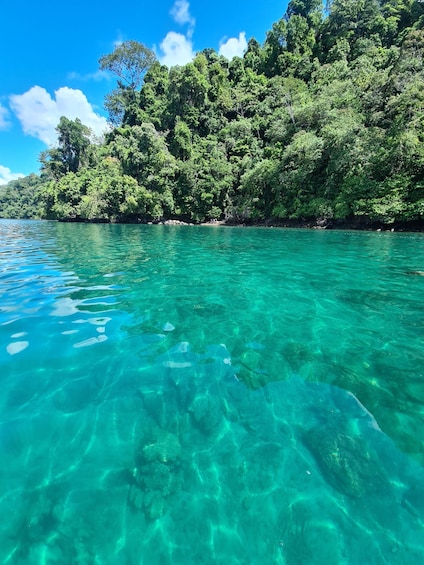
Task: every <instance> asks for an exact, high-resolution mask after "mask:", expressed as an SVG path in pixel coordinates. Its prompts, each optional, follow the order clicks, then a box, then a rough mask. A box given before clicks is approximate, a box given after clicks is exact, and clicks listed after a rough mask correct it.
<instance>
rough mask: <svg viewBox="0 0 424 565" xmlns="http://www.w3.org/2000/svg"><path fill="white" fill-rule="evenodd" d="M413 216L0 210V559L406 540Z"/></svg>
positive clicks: (260, 556) (344, 556)
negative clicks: (46, 217) (82, 218)
mask: <svg viewBox="0 0 424 565" xmlns="http://www.w3.org/2000/svg"><path fill="white" fill-rule="evenodd" d="M416 271H424V235H422V234H396V233H356V232H321V231H297V230H276V229H275V230H272V229H268V230H266V229H241V228H201V227H200V228H199V227H174V226H109V225H69V224H58V223H48V222H44V223H42V222H15V221H1V222H0V379H1V393H0V407H1V408H0V486H1V488H0V513H1V516H2V520H1V521H0V562H1V563H18V564H29V565H32V564H37V565H39V564H49V565H51V564H80V565H85V564H124V565H132V564H148V565H156V564H158V565H159V564H160V565H164V564H172V565H179V564H184V565H191V564H196V565H200V564H208V565H209V564H210V565H212V564H222V565H224V564H225V565H242V564H246V565H247V564H248V565H252V564H253V565H263V564H287V565H293V564H308V565H309V564H323V565H324V564H325V565H331V564H334V565H336V564H337V565H339V564H349V565H350V564H355V565H356V564H364V563H367V564H370V565H373V564H386V563H393V564H396V565H400V564H408V565H410V564H411V563H420V562H422V556H423V552H424V467H423V464H424V444H423V423H424V374H423V372H424V317H423V313H424V309H423V296H424V276H420V274H419V273H417V272H416Z"/></svg>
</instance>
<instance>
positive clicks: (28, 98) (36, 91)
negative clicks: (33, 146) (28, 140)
mask: <svg viewBox="0 0 424 565" xmlns="http://www.w3.org/2000/svg"><path fill="white" fill-rule="evenodd" d="M10 107H11V109H12V110H13V111H14V112H15V114H16V116H17V117H18V119H19V121H20V122H21V125H22V129H23V130H24V133H26V134H28V135H31V136H33V137H36V138H38V139H40V140H41V141H43V142H44V143H46V144H47V145H52V144H54V143H55V141H56V138H57V133H56V131H55V128H56V126H57V124H58V123H59V120H60V117H61V116H66V117H67V118H68V119H70V120H75V119H76V118H79V119H80V120H81V122H82V123H83V124H85V125H86V126H88V127H89V128H91V129H92V131H93V133H94V134H95V135H98V136H100V135H102V133H104V131H105V130H106V129H107V127H108V126H107V121H106V118H104V117H102V116H99V115H98V114H96V113H95V112H94V110H93V107H92V106H91V104H90V103H89V102H88V100H87V98H86V96H85V94H84V93H83V92H82V91H81V90H75V89H73V88H68V87H67V86H64V87H62V88H59V89H58V90H56V91H55V98H52V97H51V96H50V94H49V93H48V92H47V90H46V89H45V88H42V87H41V86H33V87H32V88H30V90H28V91H27V92H25V93H24V94H14V95H12V96H10Z"/></svg>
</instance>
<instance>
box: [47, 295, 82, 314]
mask: <svg viewBox="0 0 424 565" xmlns="http://www.w3.org/2000/svg"><path fill="white" fill-rule="evenodd" d="M76 304H77V303H76V302H75V300H72V299H71V298H62V299H60V300H58V301H57V302H56V303H55V304H54V305H53V308H54V309H53V312H51V314H50V316H72V315H73V314H76V313H77V312H78V309H77V307H76Z"/></svg>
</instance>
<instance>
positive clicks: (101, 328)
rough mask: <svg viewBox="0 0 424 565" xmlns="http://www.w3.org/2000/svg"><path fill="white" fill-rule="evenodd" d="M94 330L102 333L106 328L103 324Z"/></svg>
mask: <svg viewBox="0 0 424 565" xmlns="http://www.w3.org/2000/svg"><path fill="white" fill-rule="evenodd" d="M96 330H97V331H98V332H99V334H104V333H105V331H106V328H105V327H104V326H100V327H98V328H96Z"/></svg>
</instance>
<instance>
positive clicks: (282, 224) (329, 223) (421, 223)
mask: <svg viewBox="0 0 424 565" xmlns="http://www.w3.org/2000/svg"><path fill="white" fill-rule="evenodd" d="M4 219H7V218H4ZM9 219H13V218H9ZM34 219H35V218H34ZM53 221H58V222H63V223H86V224H123V225H125V224H129V225H131V224H138V225H165V226H203V227H240V228H249V227H254V228H289V229H290V228H291V229H312V230H353V231H374V232H424V219H420V220H410V221H397V222H396V221H395V222H392V223H389V224H388V223H384V222H382V221H378V220H371V219H370V218H353V219H350V220H334V219H323V218H309V219H301V220H278V219H275V220H273V219H268V220H261V221H254V220H240V221H236V220H232V219H229V220H209V221H207V222H189V221H185V220H181V219H178V218H169V219H165V218H162V219H160V220H147V219H142V218H134V219H127V220H124V219H104V218H102V219H92V220H86V219H82V218H60V219H58V220H53Z"/></svg>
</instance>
